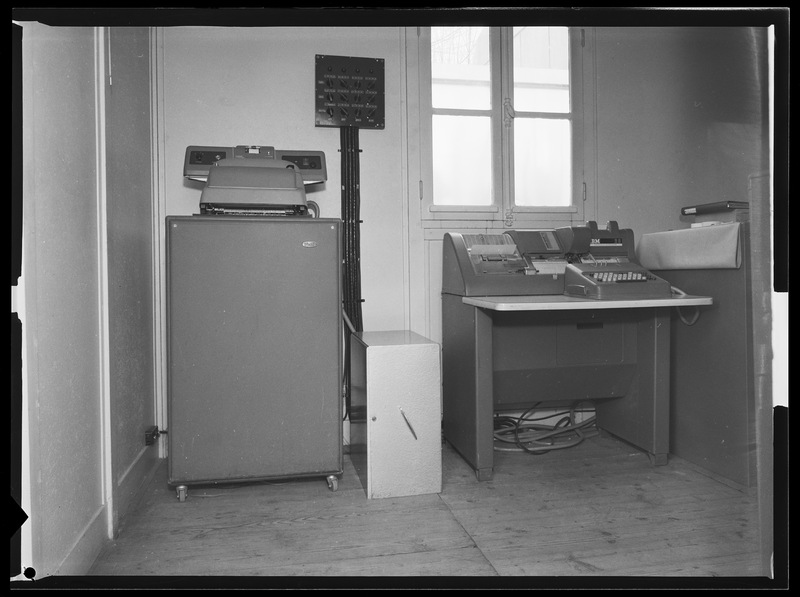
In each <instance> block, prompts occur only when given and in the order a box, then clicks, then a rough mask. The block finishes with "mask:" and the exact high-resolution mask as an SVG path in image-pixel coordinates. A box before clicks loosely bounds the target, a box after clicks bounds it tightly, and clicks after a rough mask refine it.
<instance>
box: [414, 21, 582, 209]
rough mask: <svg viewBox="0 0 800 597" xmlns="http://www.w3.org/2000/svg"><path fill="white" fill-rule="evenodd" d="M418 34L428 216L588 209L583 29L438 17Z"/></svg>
mask: <svg viewBox="0 0 800 597" xmlns="http://www.w3.org/2000/svg"><path fill="white" fill-rule="evenodd" d="M419 36H420V38H419V39H420V44H419V63H420V70H419V72H420V97H421V99H420V104H421V105H420V115H421V129H426V128H429V129H430V130H428V131H426V130H422V131H421V139H423V142H422V148H421V151H422V153H423V154H425V153H426V151H429V152H430V153H429V156H427V155H426V156H425V157H423V161H424V162H425V163H427V164H429V166H428V172H427V176H426V175H423V177H422V178H423V181H422V182H421V188H422V196H423V200H424V204H425V212H426V213H425V214H424V215H423V218H424V219H450V220H458V219H484V220H502V221H504V222H505V223H506V225H512V223H513V222H515V221H532V220H536V219H550V220H552V219H554V218H555V219H561V220H565V221H571V220H573V219H577V220H580V219H582V216H583V202H584V200H585V197H586V180H585V178H586V176H585V175H586V172H585V168H584V161H585V160H584V157H585V155H586V152H585V147H586V136H585V134H584V131H585V124H586V123H585V120H586V118H585V114H586V102H585V101H584V93H583V92H584V88H583V80H584V76H585V65H584V62H587V61H585V60H584V53H585V52H586V36H585V33H584V32H583V31H582V30H581V29H572V28H567V27H430V28H427V29H422V30H420V32H419ZM426 138H427V140H428V141H429V149H427V147H426V143H425V139H426ZM426 189H428V190H427V191H426Z"/></svg>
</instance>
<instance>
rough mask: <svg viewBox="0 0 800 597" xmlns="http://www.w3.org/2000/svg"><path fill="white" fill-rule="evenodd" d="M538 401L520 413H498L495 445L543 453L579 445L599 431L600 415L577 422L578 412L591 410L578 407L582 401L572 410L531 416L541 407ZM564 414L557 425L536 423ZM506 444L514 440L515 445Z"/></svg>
mask: <svg viewBox="0 0 800 597" xmlns="http://www.w3.org/2000/svg"><path fill="white" fill-rule="evenodd" d="M539 404H540V403H537V404H536V405H534V406H533V407H531V408H529V409H528V410H526V411H525V412H523V413H522V414H521V415H519V416H518V417H510V416H497V417H495V432H494V439H495V446H494V449H495V450H496V451H499V452H525V453H528V454H534V455H541V454H546V453H548V452H550V451H552V450H561V449H565V448H571V447H574V446H577V445H578V444H580V443H581V442H583V440H584V439H586V438H587V437H590V436H591V435H594V434H596V433H597V429H596V428H595V427H594V425H595V421H596V418H595V417H594V416H592V417H589V418H587V419H586V420H584V421H582V422H580V423H576V422H575V421H576V419H575V415H576V414H577V413H578V412H590V411H584V410H578V409H577V406H578V405H579V404H580V402H576V403H575V404H573V406H572V407H571V408H570V409H569V410H568V411H563V412H555V413H551V414H549V415H545V416H543V417H539V418H529V414H530V413H532V412H533V411H534V410H536V409H537V408H538V407H539ZM557 416H561V417H562V418H561V419H559V420H558V421H557V422H556V424H555V425H543V424H539V423H536V421H542V420H547V419H552V418H553V417H557ZM503 444H510V445H511V446H512V447H503Z"/></svg>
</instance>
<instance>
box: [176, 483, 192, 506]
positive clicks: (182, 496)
mask: <svg viewBox="0 0 800 597" xmlns="http://www.w3.org/2000/svg"><path fill="white" fill-rule="evenodd" d="M176 493H177V494H178V499H179V500H180V501H182V502H185V501H186V496H187V495H188V494H189V488H188V487H186V485H179V486H178V488H177V490H176Z"/></svg>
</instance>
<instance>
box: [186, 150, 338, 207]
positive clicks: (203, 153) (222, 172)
mask: <svg viewBox="0 0 800 597" xmlns="http://www.w3.org/2000/svg"><path fill="white" fill-rule="evenodd" d="M183 175H184V177H185V178H188V179H191V180H198V181H201V182H205V183H206V184H205V186H204V187H203V192H202V195H201V197H200V213H202V214H243V215H268V216H272V215H301V216H302V215H307V213H308V203H307V201H306V193H305V186H306V185H310V184H315V183H319V182H323V181H325V180H327V170H326V166H325V154H324V153H323V152H321V151H288V150H276V149H275V148H274V147H269V146H260V145H237V146H236V147H210V146H199V145H190V146H189V147H187V148H186V154H185V157H184V163H183Z"/></svg>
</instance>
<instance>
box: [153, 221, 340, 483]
mask: <svg viewBox="0 0 800 597" xmlns="http://www.w3.org/2000/svg"><path fill="white" fill-rule="evenodd" d="M166 228H167V233H166V236H167V334H168V337H167V342H168V346H167V361H168V369H167V371H168V380H167V382H168V395H167V400H168V415H169V419H168V440H169V454H168V462H169V483H170V484H192V483H195V484H202V483H216V482H231V481H242V480H266V479H272V478H288V477H303V476H317V475H319V476H327V475H330V474H339V473H341V471H342V422H341V421H342V375H341V367H342V327H341V326H342V323H341V276H340V268H341V257H340V251H341V249H340V247H341V243H340V221H339V220H334V219H322V218H320V219H315V218H311V217H272V218H270V217H253V216H242V217H235V216H202V215H195V216H172V217H168V218H167V220H166Z"/></svg>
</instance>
